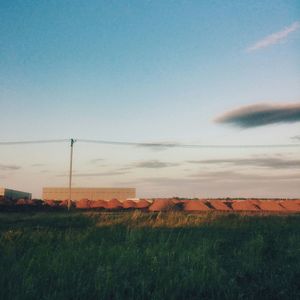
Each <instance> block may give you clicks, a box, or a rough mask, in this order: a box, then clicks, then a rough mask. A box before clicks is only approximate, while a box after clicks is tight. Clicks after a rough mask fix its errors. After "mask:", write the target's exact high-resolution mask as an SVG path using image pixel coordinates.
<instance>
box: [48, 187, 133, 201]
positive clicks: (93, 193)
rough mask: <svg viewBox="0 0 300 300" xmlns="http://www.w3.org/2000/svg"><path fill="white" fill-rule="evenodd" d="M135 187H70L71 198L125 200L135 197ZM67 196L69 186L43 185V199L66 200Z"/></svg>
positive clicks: (76, 199) (75, 199)
mask: <svg viewBox="0 0 300 300" xmlns="http://www.w3.org/2000/svg"><path fill="white" fill-rule="evenodd" d="M135 197H136V191H135V188H72V200H73V201H78V200H81V199H89V200H100V199H102V200H111V199H118V200H126V199H128V198H135ZM68 198H69V188H66V187H44V188H43V200H66V199H68Z"/></svg>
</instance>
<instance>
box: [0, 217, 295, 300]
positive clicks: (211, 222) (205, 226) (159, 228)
mask: <svg viewBox="0 0 300 300" xmlns="http://www.w3.org/2000/svg"><path fill="white" fill-rule="evenodd" d="M299 298H300V215H294V216H239V215H222V214H205V215H187V214H184V213H180V212H179V213H164V214H149V213H141V212H133V213H119V214H117V213H116V214H113V213H111V214H109V213H106V214H105V213H102V214H101V213H85V214H84V213H77V212H74V213H71V214H68V213H65V212H57V213H49V212H48V213H42V212H38V213H29V212H27V213H1V214H0V299H72V300H73V299H256V300H257V299H299Z"/></svg>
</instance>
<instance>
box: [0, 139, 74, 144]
mask: <svg viewBox="0 0 300 300" xmlns="http://www.w3.org/2000/svg"><path fill="white" fill-rule="evenodd" d="M69 141H70V140H69V139H60V140H35V141H5V142H0V146H5V145H26V144H49V143H66V142H69Z"/></svg>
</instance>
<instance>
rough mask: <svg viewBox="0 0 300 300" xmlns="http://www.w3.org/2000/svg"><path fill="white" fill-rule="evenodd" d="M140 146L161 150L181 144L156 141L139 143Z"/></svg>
mask: <svg viewBox="0 0 300 300" xmlns="http://www.w3.org/2000/svg"><path fill="white" fill-rule="evenodd" d="M137 146H138V147H143V148H148V149H151V150H156V151H161V150H166V149H169V148H174V147H177V146H180V143H178V142H154V143H139V144H138V145H137Z"/></svg>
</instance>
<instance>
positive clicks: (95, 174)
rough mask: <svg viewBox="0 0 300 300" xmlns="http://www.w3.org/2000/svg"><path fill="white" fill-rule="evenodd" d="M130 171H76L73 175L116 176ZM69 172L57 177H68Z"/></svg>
mask: <svg viewBox="0 0 300 300" xmlns="http://www.w3.org/2000/svg"><path fill="white" fill-rule="evenodd" d="M127 173H128V172H121V171H111V172H102V173H97V172H94V173H74V174H73V175H72V176H73V177H98V176H115V175H124V174H127ZM67 176H69V175H68V174H59V175H57V177H67Z"/></svg>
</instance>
